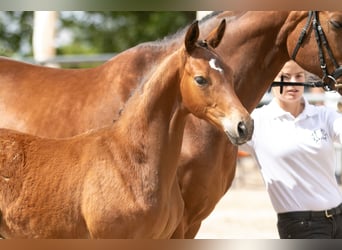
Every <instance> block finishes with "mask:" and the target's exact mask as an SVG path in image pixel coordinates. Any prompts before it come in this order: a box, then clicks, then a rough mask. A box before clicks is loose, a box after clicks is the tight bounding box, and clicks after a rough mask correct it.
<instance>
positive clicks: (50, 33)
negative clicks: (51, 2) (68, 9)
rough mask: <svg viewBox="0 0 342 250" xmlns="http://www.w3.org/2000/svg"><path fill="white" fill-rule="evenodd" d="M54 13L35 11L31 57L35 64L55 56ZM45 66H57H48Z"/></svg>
mask: <svg viewBox="0 0 342 250" xmlns="http://www.w3.org/2000/svg"><path fill="white" fill-rule="evenodd" d="M56 21H57V12H56V11H35V12H34V21H33V38H32V46H33V57H34V59H35V61H36V62H40V63H44V62H45V61H46V60H49V59H51V58H53V57H55V55H56V48H55V32H56ZM47 66H57V65H55V64H48V65H47Z"/></svg>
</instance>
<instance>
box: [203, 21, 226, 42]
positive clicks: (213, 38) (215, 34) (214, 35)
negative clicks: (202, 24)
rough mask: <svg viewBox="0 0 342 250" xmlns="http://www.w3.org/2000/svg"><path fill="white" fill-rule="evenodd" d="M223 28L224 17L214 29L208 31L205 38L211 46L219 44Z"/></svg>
mask: <svg viewBox="0 0 342 250" xmlns="http://www.w3.org/2000/svg"><path fill="white" fill-rule="evenodd" d="M225 30H226V19H223V20H222V21H221V23H220V25H219V26H218V27H217V28H216V29H214V30H213V31H212V32H210V34H209V36H208V37H207V39H206V40H207V41H208V43H209V45H210V46H211V47H213V48H216V47H217V46H218V45H219V44H220V42H221V40H222V38H223V35H224V32H225Z"/></svg>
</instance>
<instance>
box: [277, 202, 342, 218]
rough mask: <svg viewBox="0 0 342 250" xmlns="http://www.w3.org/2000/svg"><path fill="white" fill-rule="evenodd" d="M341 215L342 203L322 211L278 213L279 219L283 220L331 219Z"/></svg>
mask: <svg viewBox="0 0 342 250" xmlns="http://www.w3.org/2000/svg"><path fill="white" fill-rule="evenodd" d="M339 214H342V203H341V204H340V205H338V206H337V207H335V208H332V209H328V210H323V211H298V212H287V213H279V214H278V218H279V219H285V218H294V219H296V218H302V219H310V218H331V217H333V216H335V215H339Z"/></svg>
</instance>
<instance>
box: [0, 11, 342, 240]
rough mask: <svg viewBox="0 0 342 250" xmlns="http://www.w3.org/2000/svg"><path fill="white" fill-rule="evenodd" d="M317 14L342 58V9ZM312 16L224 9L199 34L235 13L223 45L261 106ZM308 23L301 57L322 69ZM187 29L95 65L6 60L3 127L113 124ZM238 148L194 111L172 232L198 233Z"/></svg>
mask: <svg viewBox="0 0 342 250" xmlns="http://www.w3.org/2000/svg"><path fill="white" fill-rule="evenodd" d="M318 14H319V20H320V21H321V23H322V30H323V32H324V33H325V35H326V40H327V42H328V43H329V45H330V47H331V51H332V54H333V55H334V57H335V59H336V60H337V62H338V64H339V65H341V64H342V49H341V46H340V43H341V40H342V32H341V22H342V21H341V19H342V12H341V11H336V12H327V11H322V12H319V13H318ZM307 17H308V12H307V11H289V12H285V11H282V12H279V11H265V12H261V11H250V12H241V13H234V12H223V13H219V14H217V13H215V14H214V15H211V16H210V17H208V18H205V19H204V20H203V21H201V22H200V27H201V34H204V35H207V34H208V33H209V31H210V30H211V29H212V28H213V27H215V26H216V25H217V23H218V22H219V21H220V20H221V19H222V18H226V19H227V20H229V22H228V23H227V31H226V32H225V35H224V37H223V40H222V43H221V44H220V47H219V48H218V50H219V53H220V54H221V55H222V56H223V57H224V60H225V61H226V62H228V64H229V65H230V66H231V68H232V70H233V80H234V84H235V89H236V91H237V95H238V97H239V98H240V100H241V102H242V103H243V105H244V106H245V107H246V108H247V110H248V111H252V110H253V109H254V108H255V107H256V106H257V104H258V103H259V101H260V100H261V98H262V96H263V95H264V93H265V92H266V90H267V89H268V88H269V86H270V83H271V82H272V81H273V79H274V78H275V76H276V74H277V72H279V70H280V69H281V67H282V65H283V64H284V63H285V62H286V61H287V60H289V59H290V56H289V55H291V54H292V53H293V51H294V50H295V48H296V47H298V46H296V42H297V41H298V39H299V37H300V34H301V32H302V30H303V28H304V27H305V26H306V23H307ZM311 24H313V22H312V21H311V22H310V25H311ZM306 30H307V31H306V33H307V34H306V36H305V37H304V38H303V39H302V41H303V43H302V45H301V46H300V47H299V50H298V54H297V56H296V57H295V59H296V61H297V62H298V63H299V65H300V66H301V67H302V68H304V69H306V70H308V71H311V72H312V73H314V74H316V75H320V76H323V75H322V72H321V67H320V59H319V49H318V47H317V44H316V39H315V35H314V34H315V32H314V29H313V26H310V27H307V29H306ZM181 34H182V33H179V34H176V35H174V36H173V37H168V38H166V39H164V40H163V41H156V42H151V43H145V44H141V45H138V46H136V47H134V48H131V49H129V50H127V51H124V52H122V53H121V54H119V55H118V56H116V57H114V58H113V59H112V60H110V61H108V62H107V63H105V64H103V65H101V66H99V67H97V68H94V69H86V70H61V69H49V68H44V67H38V66H33V65H28V64H23V63H20V62H15V61H11V60H8V59H2V60H0V117H1V119H0V127H7V128H12V129H17V130H21V131H24V132H29V133H33V134H38V135H41V136H46V137H66V136H70V135H75V134H78V133H81V132H84V131H86V130H88V129H91V128H95V127H101V126H103V125H105V124H110V123H111V122H112V120H113V117H114V115H115V114H116V113H117V111H118V110H119V109H120V108H121V105H122V104H123V103H124V102H125V101H126V100H127V98H128V96H129V94H130V92H131V90H132V89H133V88H134V87H135V86H137V85H138V84H139V83H140V82H142V81H144V79H145V78H148V77H149V72H150V71H151V69H153V68H154V67H156V65H158V64H159V63H160V61H161V60H163V58H164V57H165V56H166V55H168V54H169V53H170V51H174V50H175V49H177V48H178V47H179V46H180V44H181V42H182V40H181V39H180V37H181ZM326 52H327V51H326V50H324V53H323V55H324V57H325V58H326V64H327V69H328V71H329V72H332V71H333V67H334V65H333V63H332V61H331V60H330V59H329V58H328V55H327V54H328V53H326ZM335 67H336V66H335ZM236 156H237V148H236V147H235V146H234V145H232V144H231V143H230V142H229V140H227V139H226V138H225V137H223V136H222V133H221V132H220V131H219V130H217V129H215V128H213V127H212V126H210V125H207V124H206V123H205V122H203V121H201V120H199V119H196V118H194V117H192V116H190V117H189V119H188V122H187V123H186V127H185V132H184V139H183V146H182V151H181V158H180V163H179V174H178V176H179V179H180V185H181V187H182V195H183V199H184V202H185V213H184V220H183V221H182V223H181V225H180V227H179V228H178V230H177V232H175V235H174V237H187V238H192V237H194V236H195V235H196V233H197V231H198V229H199V227H200V224H201V221H202V220H203V219H205V218H206V217H207V216H208V215H209V214H210V212H211V211H212V210H213V209H214V207H215V205H216V204H217V202H218V201H219V200H220V199H221V197H222V196H223V195H224V194H225V193H226V191H227V190H228V188H229V187H230V185H231V182H232V180H233V177H234V173H235V164H236Z"/></svg>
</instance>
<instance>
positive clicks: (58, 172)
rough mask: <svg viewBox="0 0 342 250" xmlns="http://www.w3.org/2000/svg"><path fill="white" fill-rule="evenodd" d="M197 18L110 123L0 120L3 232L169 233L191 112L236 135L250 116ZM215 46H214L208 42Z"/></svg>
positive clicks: (248, 128) (214, 41)
mask: <svg viewBox="0 0 342 250" xmlns="http://www.w3.org/2000/svg"><path fill="white" fill-rule="evenodd" d="M224 30H225V22H222V23H221V25H220V26H219V27H218V29H217V32H215V33H213V34H212V35H211V36H210V38H209V39H208V42H206V41H197V39H198V36H199V29H198V25H197V22H195V23H194V24H193V25H191V26H190V27H189V29H188V31H187V33H186V36H185V41H184V46H182V47H181V48H179V49H178V50H176V51H175V52H173V53H171V54H170V55H169V56H168V57H166V58H165V59H164V60H163V61H162V62H161V63H160V64H159V66H158V67H155V68H154V69H153V70H152V71H153V72H152V73H151V76H150V78H149V79H148V80H147V81H146V83H145V84H143V85H141V86H139V87H138V88H137V90H135V92H134V94H133V96H132V97H131V98H130V99H129V100H128V102H127V104H126V105H125V108H124V110H123V112H122V114H121V116H120V117H119V119H118V120H117V121H116V122H115V123H114V124H113V125H111V126H109V127H105V128H102V129H99V130H96V131H92V132H88V133H85V134H82V135H79V136H75V137H71V138H68V139H43V138H41V137H36V136H32V135H29V134H23V133H20V132H15V131H13V130H7V129H1V130H0V211H1V214H2V217H1V221H0V234H1V235H2V236H3V237H5V238H7V237H9V238H81V237H92V238H169V237H170V236H171V235H172V234H173V232H174V230H175V228H176V227H177V226H178V224H179V222H180V219H181V217H182V215H183V200H182V197H181V193H180V189H179V185H178V182H177V178H176V176H177V161H178V159H179V155H180V150H181V145H182V138H183V131H184V126H185V120H186V117H187V115H188V114H189V113H192V114H193V115H195V116H196V117H198V118H201V119H204V120H206V121H208V122H209V123H211V124H212V125H214V126H215V127H216V128H217V129H218V130H220V131H221V132H222V133H225V134H226V135H227V137H228V138H230V139H232V140H233V141H236V142H237V143H243V142H245V141H246V140H248V139H249V138H250V136H251V134H252V130H253V122H252V120H251V118H250V116H249V113H248V112H247V111H246V110H245V108H244V107H243V106H242V105H241V103H240V102H239V100H238V98H237V97H236V95H235V92H234V89H233V85H232V83H231V82H230V81H229V79H230V73H231V72H230V70H229V68H228V67H227V66H226V65H225V64H224V63H223V62H222V60H221V59H220V58H219V57H218V56H217V55H216V54H215V52H214V51H213V49H212V47H216V46H218V44H219V43H220V40H221V38H222V36H223V33H224ZM211 46H212V47H211Z"/></svg>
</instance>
